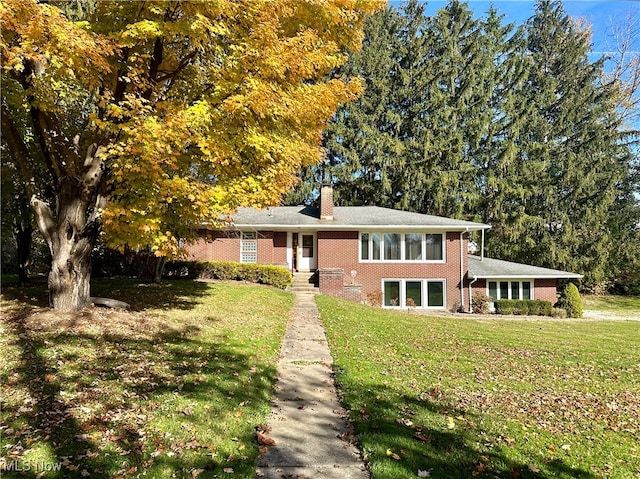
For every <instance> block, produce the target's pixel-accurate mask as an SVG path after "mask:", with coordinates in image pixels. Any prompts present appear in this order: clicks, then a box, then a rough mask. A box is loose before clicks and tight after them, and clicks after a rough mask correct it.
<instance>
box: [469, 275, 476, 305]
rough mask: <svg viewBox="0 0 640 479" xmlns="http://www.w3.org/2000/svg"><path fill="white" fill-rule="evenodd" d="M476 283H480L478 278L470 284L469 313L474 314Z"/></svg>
mask: <svg viewBox="0 0 640 479" xmlns="http://www.w3.org/2000/svg"><path fill="white" fill-rule="evenodd" d="M476 281H478V278H473V281H471V282H470V283H469V312H470V313H473V293H472V291H473V288H472V286H473V283H475V282H476Z"/></svg>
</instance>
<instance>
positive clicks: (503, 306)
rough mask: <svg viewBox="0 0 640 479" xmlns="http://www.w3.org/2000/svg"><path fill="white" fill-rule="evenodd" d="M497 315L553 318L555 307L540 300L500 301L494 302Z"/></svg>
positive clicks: (548, 302)
mask: <svg viewBox="0 0 640 479" xmlns="http://www.w3.org/2000/svg"><path fill="white" fill-rule="evenodd" d="M494 305H495V308H496V313H498V314H519V315H530V316H551V313H552V311H553V305H552V304H551V302H550V301H542V300H539V299H499V300H497V301H494Z"/></svg>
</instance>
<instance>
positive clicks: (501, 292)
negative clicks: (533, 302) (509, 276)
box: [487, 281, 532, 301]
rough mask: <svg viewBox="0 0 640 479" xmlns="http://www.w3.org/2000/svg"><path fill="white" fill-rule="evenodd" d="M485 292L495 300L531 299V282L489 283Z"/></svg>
mask: <svg viewBox="0 0 640 479" xmlns="http://www.w3.org/2000/svg"><path fill="white" fill-rule="evenodd" d="M487 292H488V295H489V296H490V297H491V299H492V300H493V301H495V300H497V299H532V294H531V281H489V282H487Z"/></svg>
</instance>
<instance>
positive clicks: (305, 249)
mask: <svg viewBox="0 0 640 479" xmlns="http://www.w3.org/2000/svg"><path fill="white" fill-rule="evenodd" d="M302 257H303V258H313V235H302Z"/></svg>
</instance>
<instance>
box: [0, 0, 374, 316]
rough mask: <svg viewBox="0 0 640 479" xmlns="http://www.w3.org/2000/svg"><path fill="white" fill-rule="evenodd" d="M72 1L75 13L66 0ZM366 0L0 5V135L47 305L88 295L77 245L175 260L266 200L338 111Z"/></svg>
mask: <svg viewBox="0 0 640 479" xmlns="http://www.w3.org/2000/svg"><path fill="white" fill-rule="evenodd" d="M74 6H81V7H82V8H75V9H74ZM382 7H383V4H382V2H380V1H377V0H376V1H373V0H264V1H261V0H217V1H215V2H190V1H145V2H111V1H104V2H102V1H94V2H78V3H77V4H74V3H73V2H71V3H69V2H59V3H56V2H48V3H38V2H36V1H35V0H5V1H3V2H2V3H0V21H1V22H2V25H3V28H2V33H1V40H0V54H1V55H2V84H3V88H2V142H3V147H4V148H6V149H8V151H10V152H11V157H12V158H13V159H15V161H16V163H17V166H18V169H19V172H20V174H21V176H22V179H23V181H24V183H25V189H26V191H27V193H28V195H29V197H30V202H31V205H32V208H33V210H34V212H35V215H36V218H37V223H38V227H39V229H40V231H41V232H42V234H43V236H44V238H45V240H46V241H47V243H48V245H49V248H50V250H51V253H52V257H53V261H52V269H51V272H50V274H49V291H50V300H51V306H52V307H53V308H55V309H58V310H66V311H73V310H77V309H80V308H82V307H84V306H86V305H87V304H88V302H89V298H90V296H89V279H90V275H91V250H92V248H93V246H94V244H95V242H96V240H97V238H98V235H99V234H100V232H101V231H102V233H103V234H104V235H105V238H106V240H107V241H108V242H109V243H110V245H112V246H115V247H120V248H122V247H124V245H129V246H131V247H134V248H135V247H151V248H152V249H153V250H154V251H155V252H156V254H157V255H159V256H167V257H172V256H176V255H179V253H180V245H181V244H182V242H184V241H188V240H190V239H193V235H194V231H195V227H196V226H197V225H199V224H201V223H202V222H205V221H206V222H211V223H215V222H216V221H218V220H219V218H220V215H222V214H225V213H229V212H231V211H233V210H234V209H235V208H237V207H238V206H254V207H263V206H267V205H272V204H275V203H277V202H278V201H279V199H280V196H281V195H282V194H283V193H284V192H286V191H287V190H288V189H289V188H290V187H291V186H292V185H293V184H294V182H295V173H296V171H297V170H298V169H299V168H300V167H301V166H303V165H308V164H311V163H314V162H317V161H319V160H320V159H321V156H322V149H321V148H320V139H321V136H322V133H323V131H324V129H325V126H326V122H327V120H328V119H329V118H330V116H331V115H332V114H333V112H334V111H335V110H336V108H337V107H338V105H340V104H341V103H343V102H347V101H350V100H352V99H354V98H355V97H356V96H357V95H358V94H359V93H360V92H361V89H362V86H361V83H360V81H359V80H358V79H343V78H331V77H330V75H328V74H329V73H330V72H331V71H332V70H333V69H334V68H335V67H337V66H339V65H341V64H343V63H344V62H345V61H346V54H347V52H348V51H349V50H350V49H357V48H359V46H360V43H361V40H362V25H363V21H364V18H365V17H366V15H368V14H370V13H372V12H373V11H375V10H377V9H380V8H382Z"/></svg>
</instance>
